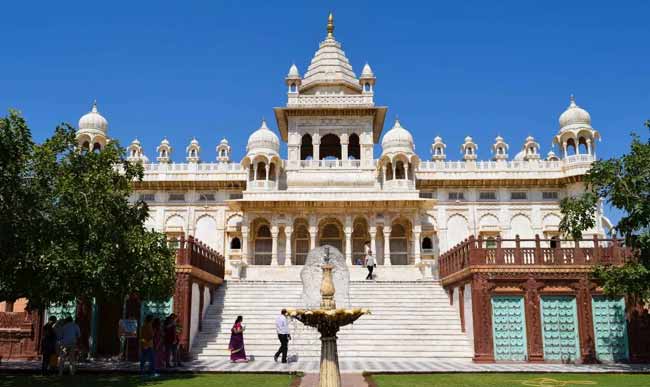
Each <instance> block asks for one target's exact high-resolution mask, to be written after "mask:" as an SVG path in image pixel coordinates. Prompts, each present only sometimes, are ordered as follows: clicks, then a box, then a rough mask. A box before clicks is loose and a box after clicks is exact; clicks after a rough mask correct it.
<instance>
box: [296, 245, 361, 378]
mask: <svg viewBox="0 0 650 387" xmlns="http://www.w3.org/2000/svg"><path fill="white" fill-rule="evenodd" d="M330 252H332V253H333V254H334V257H335V259H334V260H332V257H331V256H330ZM310 257H312V262H310V259H309V258H310ZM320 257H322V264H321V261H320ZM314 258H317V259H318V261H316V260H315V259H314ZM310 263H311V264H310ZM341 264H342V265H343V268H345V260H344V259H342V254H341V253H340V252H339V251H338V250H337V249H336V248H334V247H332V246H322V247H319V248H316V249H314V250H312V251H311V252H310V253H309V256H308V259H307V262H305V265H306V267H305V268H304V269H303V270H304V271H303V273H301V279H302V281H303V288H304V291H303V293H304V294H303V299H304V301H305V302H306V305H307V306H308V307H310V306H311V305H310V300H313V298H314V293H315V292H314V291H312V290H310V289H314V283H315V281H313V280H314V279H315V276H314V275H313V274H314V271H313V268H316V267H318V266H320V268H321V271H322V275H323V278H322V281H321V285H320V289H319V291H320V307H319V308H315V307H311V308H309V309H287V311H288V314H289V316H290V317H292V318H295V319H296V320H298V321H300V322H301V323H303V324H305V325H307V326H310V327H314V328H316V329H318V332H319V333H320V334H321V338H320V340H321V352H320V376H319V386H320V387H340V386H341V373H340V371H339V356H338V350H337V345H336V340H337V337H336V334H337V332H338V331H339V329H340V328H341V327H342V326H345V325H348V324H352V323H353V322H354V321H356V320H357V319H358V318H359V317H361V316H363V315H364V314H369V313H370V312H369V311H368V310H367V309H361V308H339V309H337V308H336V300H335V294H336V289H335V284H334V283H335V281H334V279H333V276H335V277H337V281H336V282H338V283H340V284H341V286H342V287H345V288H347V286H348V284H349V281H350V277H349V274H348V273H347V270H346V269H341V270H334V269H338V268H340V267H341V266H340V265H341ZM333 270H334V273H333ZM305 273H306V275H303V274H305Z"/></svg>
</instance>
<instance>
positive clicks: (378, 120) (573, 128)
mask: <svg viewBox="0 0 650 387" xmlns="http://www.w3.org/2000/svg"><path fill="white" fill-rule="evenodd" d="M285 82H286V86H287V103H286V106H282V107H276V108H274V116H275V117H274V118H275V124H276V126H277V132H276V131H275V130H274V129H272V128H271V127H270V123H267V122H265V121H262V123H261V125H260V127H259V129H257V130H255V131H254V132H253V133H252V134H251V135H250V138H249V139H248V145H247V148H246V155H245V156H244V157H243V159H242V160H235V161H233V160H232V159H231V147H230V145H229V144H228V141H227V140H226V139H223V140H221V141H220V142H219V144H218V145H217V147H216V150H217V159H216V160H215V161H209V160H203V159H201V156H200V155H201V146H200V145H199V142H198V141H197V140H196V139H193V140H192V141H191V143H190V144H189V145H188V146H187V147H186V148H185V147H183V146H179V147H175V148H176V149H183V148H185V151H186V157H185V160H186V162H184V163H174V162H172V161H171V160H172V158H171V156H172V152H173V150H174V148H172V146H171V144H170V143H169V141H168V140H167V139H163V140H162V141H161V143H160V145H159V146H158V147H157V148H156V152H157V154H156V155H155V156H152V157H151V160H156V161H157V162H150V161H149V160H150V159H149V158H147V157H146V156H145V154H144V151H143V148H142V144H140V142H139V141H138V140H134V141H133V142H132V143H131V145H130V146H129V147H128V157H129V160H131V161H133V162H142V163H143V164H144V169H145V178H144V181H143V182H140V183H138V184H137V192H136V195H135V196H134V198H133V199H134V200H144V201H146V202H148V204H149V206H150V209H151V216H150V219H149V221H148V224H149V226H150V227H151V228H154V229H156V230H159V231H162V232H165V233H167V234H169V235H171V236H173V237H177V236H181V235H183V236H190V235H192V236H195V237H197V238H198V239H200V240H202V241H204V242H206V243H207V244H208V245H210V246H211V247H213V248H214V249H215V250H217V251H218V252H220V253H222V254H223V255H224V256H225V257H226V260H227V267H228V269H227V272H233V273H234V272H237V271H238V270H239V268H241V267H242V266H260V265H269V266H280V267H286V266H292V265H301V264H302V263H303V262H304V259H305V257H306V254H307V252H308V251H309V250H310V249H312V248H314V247H316V246H318V245H321V244H325V243H327V244H331V245H333V246H336V247H337V248H339V249H340V250H341V251H342V252H344V254H345V256H346V259H347V261H348V263H349V265H354V264H358V263H359V262H360V260H361V257H362V256H363V254H364V244H365V243H366V242H368V243H369V244H370V248H371V249H372V250H373V251H374V252H375V253H376V256H377V259H378V263H379V264H380V265H384V266H389V265H393V266H397V265H417V264H419V263H420V262H422V261H423V260H425V261H431V260H435V259H436V258H437V257H438V255H439V253H440V252H444V251H446V250H448V249H450V248H451V247H453V246H454V245H456V244H457V243H458V242H460V241H462V240H464V239H465V238H467V237H468V236H469V235H477V236H478V235H481V236H483V237H484V238H485V239H486V240H488V242H487V243H493V242H490V241H494V240H495V238H497V237H498V236H500V237H502V238H510V239H514V238H515V237H516V236H517V235H519V236H520V237H521V238H522V239H529V240H530V239H532V238H534V236H535V235H536V234H538V235H540V236H541V237H542V238H544V239H550V238H553V237H556V236H557V234H558V224H559V221H560V213H559V205H558V204H559V201H560V200H561V199H562V198H563V197H565V196H567V195H571V194H573V193H577V192H580V191H581V190H582V189H583V187H582V184H581V179H582V176H583V175H584V174H585V172H586V171H587V170H588V169H589V167H590V165H591V163H592V161H593V160H594V159H595V157H596V143H595V140H596V139H597V138H599V134H598V132H597V131H596V130H595V129H594V128H592V126H591V117H590V116H589V114H588V113H587V112H586V111H585V110H583V109H582V108H580V107H578V106H577V105H576V102H575V100H574V98H573V97H571V101H570V105H569V107H568V108H567V109H566V111H564V112H563V113H562V114H561V116H560V119H559V123H560V125H559V130H558V132H557V135H556V136H555V137H554V138H553V141H554V143H556V144H557V145H558V147H559V150H560V152H559V154H558V155H556V154H555V153H554V152H553V151H550V152H548V154H547V156H546V157H544V156H543V155H542V150H541V149H540V145H539V143H538V142H537V141H536V140H535V139H534V138H532V137H528V138H526V139H525V140H524V141H522V143H521V146H519V147H518V146H516V145H514V144H513V143H512V142H511V143H510V144H507V143H506V139H504V138H502V137H501V136H497V137H496V139H495V143H494V144H493V145H492V146H491V149H492V153H493V159H492V160H477V149H478V147H479V145H478V144H476V143H475V142H474V140H473V139H472V137H469V136H468V137H466V138H465V141H464V143H463V144H462V145H459V146H451V145H450V146H449V147H448V146H447V144H445V143H444V142H443V139H442V138H441V137H436V138H435V139H434V141H433V143H432V144H431V155H430V156H425V155H418V154H417V153H416V152H415V144H414V141H413V137H412V135H411V133H409V131H408V130H407V127H408V126H407V124H406V123H407V122H408V118H406V119H405V120H403V122H400V121H399V120H395V122H394V123H393V124H392V125H391V128H390V129H389V130H388V131H386V132H385V133H384V121H385V118H386V113H387V108H386V107H383V106H379V105H377V104H375V99H374V97H375V83H376V77H375V74H374V72H373V70H372V69H371V67H370V65H368V64H367V63H366V64H365V66H364V67H363V69H362V72H361V74H360V76H359V77H357V76H356V74H355V72H354V71H353V69H352V66H351V64H350V63H349V61H348V59H347V57H346V55H345V53H344V52H343V50H342V46H341V43H340V42H338V41H337V40H336V39H335V38H334V23H333V20H332V19H331V17H330V20H329V22H328V27H327V35H326V37H325V39H324V40H323V41H322V42H321V43H320V45H319V48H318V50H317V51H316V53H315V55H314V57H313V59H312V61H311V64H310V65H309V67H308V69H307V71H306V72H305V73H304V76H303V75H301V74H300V71H299V70H298V68H297V66H295V65H292V66H291V67H290V69H289V72H288V74H287V76H286V77H285ZM107 129H108V123H107V121H106V120H105V119H104V118H103V117H102V116H101V115H100V114H99V112H98V109H97V105H96V104H95V105H93V109H92V111H91V112H90V113H88V114H87V115H85V116H83V117H82V118H81V120H80V121H79V132H78V138H79V142H80V145H81V146H85V147H88V148H90V147H91V146H92V147H94V148H97V147H98V148H100V149H101V147H102V146H103V145H104V144H105V141H106V139H107V138H108V133H107ZM281 142H283V143H284V144H286V149H287V153H286V154H282V153H281V151H280V148H281ZM375 145H380V147H381V153H379V154H376V152H375ZM452 149H460V152H461V154H462V157H461V159H460V160H448V159H447V156H448V155H449V154H451V153H455V152H452ZM508 153H515V154H516V155H515V156H514V157H513V158H509V156H508ZM600 219H601V220H602V221H601V222H600V223H599V224H598V226H597V228H596V229H594V230H592V231H591V232H590V233H588V234H587V235H586V237H591V235H598V236H601V237H602V236H604V235H605V232H606V228H607V227H608V224H607V221H606V219H605V218H604V217H602V214H601V217H600Z"/></svg>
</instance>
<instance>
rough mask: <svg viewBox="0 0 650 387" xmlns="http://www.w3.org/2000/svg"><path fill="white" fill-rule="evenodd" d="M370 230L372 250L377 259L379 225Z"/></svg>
mask: <svg viewBox="0 0 650 387" xmlns="http://www.w3.org/2000/svg"><path fill="white" fill-rule="evenodd" d="M368 232H370V250H371V251H372V255H373V256H374V257H375V259H376V258H377V227H370V228H369V229H368ZM375 263H376V261H375Z"/></svg>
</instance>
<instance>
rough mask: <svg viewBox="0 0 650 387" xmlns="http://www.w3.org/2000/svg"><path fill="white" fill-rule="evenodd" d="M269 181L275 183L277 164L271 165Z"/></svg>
mask: <svg viewBox="0 0 650 387" xmlns="http://www.w3.org/2000/svg"><path fill="white" fill-rule="evenodd" d="M269 180H272V181H275V163H271V164H269Z"/></svg>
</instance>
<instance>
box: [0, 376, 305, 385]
mask: <svg viewBox="0 0 650 387" xmlns="http://www.w3.org/2000/svg"><path fill="white" fill-rule="evenodd" d="M292 380H293V377H292V376H289V375H271V374H176V375H161V376H159V377H157V378H141V377H140V376H139V375H88V374H81V375H75V376H69V375H65V376H63V377H62V378H59V377H56V376H34V375H0V386H1V387H141V386H142V387H144V386H151V387H215V386H219V387H242V386H246V387H248V386H251V387H255V386H264V387H267V386H268V387H288V386H289V385H290V384H291V382H292Z"/></svg>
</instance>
